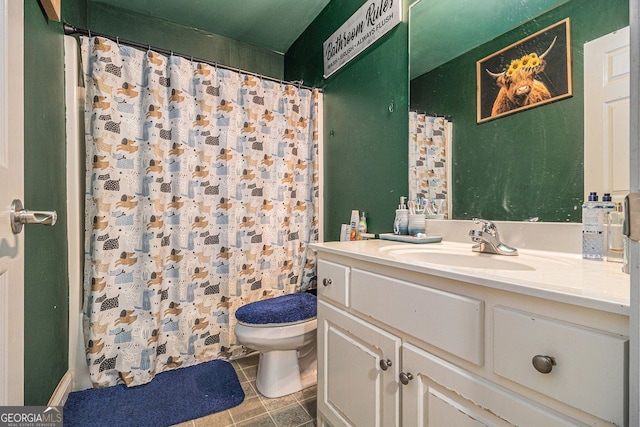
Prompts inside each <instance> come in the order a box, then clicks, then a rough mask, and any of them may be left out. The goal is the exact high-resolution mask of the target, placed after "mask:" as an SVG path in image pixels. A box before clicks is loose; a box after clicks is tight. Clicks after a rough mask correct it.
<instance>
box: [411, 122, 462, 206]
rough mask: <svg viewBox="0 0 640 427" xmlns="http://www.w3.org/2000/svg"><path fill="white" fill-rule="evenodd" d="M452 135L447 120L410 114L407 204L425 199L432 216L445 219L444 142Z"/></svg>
mask: <svg viewBox="0 0 640 427" xmlns="http://www.w3.org/2000/svg"><path fill="white" fill-rule="evenodd" d="M451 134H452V125H451V121H449V120H448V119H447V118H446V117H436V116H431V115H427V114H423V113H417V112H415V111H410V112H409V200H416V199H418V198H426V199H427V200H429V201H430V203H431V206H432V209H434V213H438V214H442V215H444V218H448V215H449V212H448V203H447V200H448V197H449V195H448V193H449V191H448V180H449V178H448V177H447V161H448V158H450V153H447V145H448V144H447V142H448V140H449V139H450V138H451ZM449 146H450V144H449Z"/></svg>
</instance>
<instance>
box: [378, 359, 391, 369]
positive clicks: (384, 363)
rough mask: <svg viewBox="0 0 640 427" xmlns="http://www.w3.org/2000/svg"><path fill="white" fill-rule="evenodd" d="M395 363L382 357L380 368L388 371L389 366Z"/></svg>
mask: <svg viewBox="0 0 640 427" xmlns="http://www.w3.org/2000/svg"><path fill="white" fill-rule="evenodd" d="M391 365H393V363H392V362H391V360H390V359H386V360H385V359H381V360H380V369H382V370H383V371H386V370H387V369H389V367H390V366H391Z"/></svg>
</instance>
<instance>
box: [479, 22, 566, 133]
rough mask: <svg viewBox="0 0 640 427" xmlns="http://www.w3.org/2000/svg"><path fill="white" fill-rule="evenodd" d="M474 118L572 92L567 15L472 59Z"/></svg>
mask: <svg viewBox="0 0 640 427" xmlns="http://www.w3.org/2000/svg"><path fill="white" fill-rule="evenodd" d="M476 78H477V122H478V123H483V122H486V121H489V120H493V119H496V118H498V117H503V116H506V115H508V114H513V113H517V112H519V111H523V110H526V109H529V108H532V107H538V106H540V105H544V104H547V103H550V102H554V101H558V100H560V99H563V98H567V97H570V96H571V95H572V88H571V38H570V23H569V18H567V19H564V20H562V21H560V22H558V23H557V24H554V25H552V26H550V27H547V28H545V29H543V30H540V31H538V32H537V33H535V34H532V35H530V36H528V37H526V38H524V39H522V40H520V41H518V42H516V43H514V44H512V45H510V46H507V47H505V48H504V49H502V50H500V51H498V52H495V53H493V54H491V55H489V56H487V57H485V58H483V59H481V60H479V61H478V62H477V63H476Z"/></svg>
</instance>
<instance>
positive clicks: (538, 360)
mask: <svg viewBox="0 0 640 427" xmlns="http://www.w3.org/2000/svg"><path fill="white" fill-rule="evenodd" d="M531 363H533V367H534V368H536V371H538V372H540V373H541V374H548V373H549V372H551V370H552V369H553V367H554V366H556V359H555V358H553V357H551V356H542V355H541V354H537V355H535V356H533V359H531Z"/></svg>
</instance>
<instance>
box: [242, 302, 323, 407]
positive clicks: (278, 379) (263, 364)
mask: <svg viewBox="0 0 640 427" xmlns="http://www.w3.org/2000/svg"><path fill="white" fill-rule="evenodd" d="M293 295H304V294H293ZM285 297H289V296H287V295H285ZM278 298H283V297H276V298H274V299H273V300H277V299H278ZM314 298H315V297H314ZM267 301H271V300H265V301H259V302H255V303H252V304H257V305H256V306H254V307H253V309H254V310H255V309H257V310H258V311H259V310H260V308H261V305H260V304H264V303H266V304H270V303H267ZM272 302H274V301H272ZM275 303H276V304H277V301H275ZM314 303H315V301H314ZM249 305H251V304H249ZM263 307H266V306H265V305H263ZM288 314H290V313H288ZM307 315H308V313H307ZM302 316H304V315H302ZM240 317H241V318H242V317H243V316H240ZM276 317H278V316H276ZM284 318H285V319H286V318H287V316H284ZM289 318H291V316H289ZM294 318H295V317H294ZM269 319H270V318H269V317H267V320H269ZM270 320H272V321H271V322H270V323H248V322H247V321H246V320H245V321H242V320H241V319H238V323H237V324H236V327H235V333H236V337H237V339H238V342H239V343H240V344H242V345H244V346H246V347H249V348H251V349H253V350H257V351H259V352H260V360H259V362H258V375H257V378H256V388H257V389H258V391H259V392H260V393H261V394H262V395H263V396H266V397H270V398H273V397H280V396H285V395H287V394H291V393H295V392H296V391H300V390H302V389H304V388H307V387H310V386H312V385H314V384H316V382H317V358H316V329H317V325H318V321H317V319H316V317H315V312H314V313H313V317H311V318H306V319H301V320H297V321H291V322H286V321H283V322H277V323H276V322H275V321H274V320H276V319H275V318H272V319H270Z"/></svg>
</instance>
